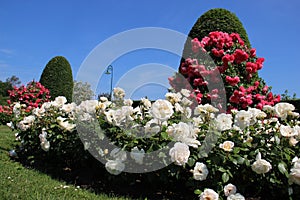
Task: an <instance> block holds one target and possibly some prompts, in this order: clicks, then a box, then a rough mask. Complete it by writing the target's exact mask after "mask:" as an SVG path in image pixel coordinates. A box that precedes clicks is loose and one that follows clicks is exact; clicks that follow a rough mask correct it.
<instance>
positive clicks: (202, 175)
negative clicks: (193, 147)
mask: <svg viewBox="0 0 300 200" xmlns="http://www.w3.org/2000/svg"><path fill="white" fill-rule="evenodd" d="M191 172H192V173H193V177H194V179H195V180H197V181H203V180H205V179H206V177H207V175H208V169H207V167H206V165H205V164H204V163H200V162H196V165H195V167H194V169H193V170H191Z"/></svg>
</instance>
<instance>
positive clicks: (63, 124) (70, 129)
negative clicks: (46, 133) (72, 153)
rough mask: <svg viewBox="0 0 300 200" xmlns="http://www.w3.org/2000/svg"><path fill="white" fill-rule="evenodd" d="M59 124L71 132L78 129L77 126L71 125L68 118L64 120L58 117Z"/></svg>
mask: <svg viewBox="0 0 300 200" xmlns="http://www.w3.org/2000/svg"><path fill="white" fill-rule="evenodd" d="M57 123H58V124H59V126H60V127H61V128H63V129H65V130H66V131H70V132H71V131H72V130H73V129H74V128H75V127H76V124H72V123H69V122H68V120H67V118H63V117H57Z"/></svg>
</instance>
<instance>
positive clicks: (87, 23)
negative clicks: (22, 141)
mask: <svg viewBox="0 0 300 200" xmlns="http://www.w3.org/2000/svg"><path fill="white" fill-rule="evenodd" d="M211 8H225V9H228V10H230V11H232V12H234V13H235V14H236V15H237V16H238V17H239V19H240V20H241V21H242V23H243V25H244V27H245V28H246V30H247V33H248V36H249V39H250V42H251V44H252V47H254V48H256V49H257V55H258V56H260V57H264V58H265V59H266V61H265V63H264V68H263V69H262V70H261V71H260V76H261V77H262V78H264V80H265V81H266V83H267V84H268V85H270V86H272V87H273V89H272V91H273V92H274V93H276V94H282V93H283V92H284V90H286V89H288V90H289V93H290V94H292V93H296V94H297V96H298V97H300V87H299V86H300V78H299V77H300V76H299V75H300V59H299V46H300V39H299V38H300V37H299V31H300V25H299V24H300V18H299V16H297V15H298V14H297V13H298V12H299V9H300V2H299V1H297V0H289V1H286V0H276V1H274V0H252V1H242V0H239V1H238V0H180V1H179V0H173V1H167V0H151V1H146V0H127V1H122V0H110V1H108V0H105V1H104V0H90V1H68V0H65V1H58V0H51V1H38V0H28V1H9V0H0V80H5V79H6V78H7V77H10V76H12V75H16V76H18V77H19V78H20V79H21V81H22V83H24V84H26V83H27V82H28V81H30V80H33V79H34V80H39V78H40V75H41V73H42V70H43V68H44V67H45V65H46V64H47V62H48V61H49V60H50V59H51V58H53V57H54V56H57V55H61V56H64V57H66V58H67V59H68V61H69V62H70V64H71V66H72V69H73V76H74V77H76V75H77V72H78V69H79V68H80V66H81V65H82V63H83V62H84V60H85V59H86V57H87V56H88V55H89V54H90V52H92V50H93V49H94V48H95V47H97V45H99V44H101V43H102V42H103V41H105V40H107V39H109V38H110V37H112V36H114V35H115V34H118V33H121V32H124V31H127V30H130V29H134V28H143V27H161V28H167V29H171V30H175V31H178V32H180V33H183V34H188V32H189V30H190V29H191V28H192V26H193V24H194V23H195V22H196V20H197V19H198V17H200V16H201V15H202V14H203V13H204V12H206V11H208V10H209V9H211ZM145 63H146V64H147V63H160V64H162V65H166V66H170V67H172V68H174V70H176V69H177V68H178V64H179V57H178V56H176V55H173V54H171V53H168V52H162V51H158V50H155V49H154V50H153V49H152V50H151V49H146V50H144V51H135V52H131V53H128V54H126V55H123V56H121V57H120V58H119V59H118V60H115V61H114V62H113V63H111V64H112V65H113V66H114V85H115V84H116V83H117V82H118V81H119V79H120V78H121V77H122V76H123V75H124V74H126V73H127V72H128V71H130V70H131V69H133V68H134V67H136V66H139V65H143V64H145ZM102 67H103V66H102ZM158 73H160V72H158ZM109 78H110V77H109V76H107V75H106V76H103V77H102V78H101V80H100V82H99V85H98V88H97V92H109V88H110V85H109V80H110V79H109ZM134 81H135V80H133V82H134ZM161 89H162V88H161V86H158V85H154V86H145V87H144V88H140V89H139V90H137V91H136V95H135V96H134V98H138V97H141V96H143V95H145V94H149V95H150V93H151V94H152V95H153V98H155V97H160V96H161V95H162V94H161V93H155V91H159V90H161Z"/></svg>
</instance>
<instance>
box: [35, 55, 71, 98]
mask: <svg viewBox="0 0 300 200" xmlns="http://www.w3.org/2000/svg"><path fill="white" fill-rule="evenodd" d="M40 83H41V84H42V85H44V86H45V87H46V88H47V89H49V90H50V95H51V99H55V97H58V96H65V97H66V98H67V100H68V102H72V96H73V87H74V82H73V75H72V69H71V66H70V63H69V62H68V60H67V59H66V58H64V57H63V56H56V57H54V58H52V59H51V60H50V61H49V62H48V63H47V65H46V67H45V69H44V70H43V73H42V75H41V78H40Z"/></svg>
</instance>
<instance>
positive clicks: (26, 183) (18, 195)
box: [0, 126, 128, 200]
mask: <svg viewBox="0 0 300 200" xmlns="http://www.w3.org/2000/svg"><path fill="white" fill-rule="evenodd" d="M13 146H14V134H13V133H12V132H11V130H10V129H9V128H8V127H6V126H0V177H1V179H0V199H3V200H5V199H26V200H27V199H45V200H46V199H68V200H69V199H104V200H106V199H107V200H114V199H115V200H117V199H118V200H125V199H128V198H121V197H112V195H111V196H108V195H106V194H97V195H96V194H94V193H92V192H89V191H87V190H84V189H81V188H77V187H76V186H74V185H67V184H66V183H64V182H60V181H58V180H54V179H52V178H51V177H50V176H48V175H46V174H43V173H41V172H39V171H37V170H33V169H28V168H26V167H24V166H23V165H22V164H20V163H19V162H16V161H13V160H11V159H10V157H9V156H8V151H9V150H11V149H12V148H13Z"/></svg>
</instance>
